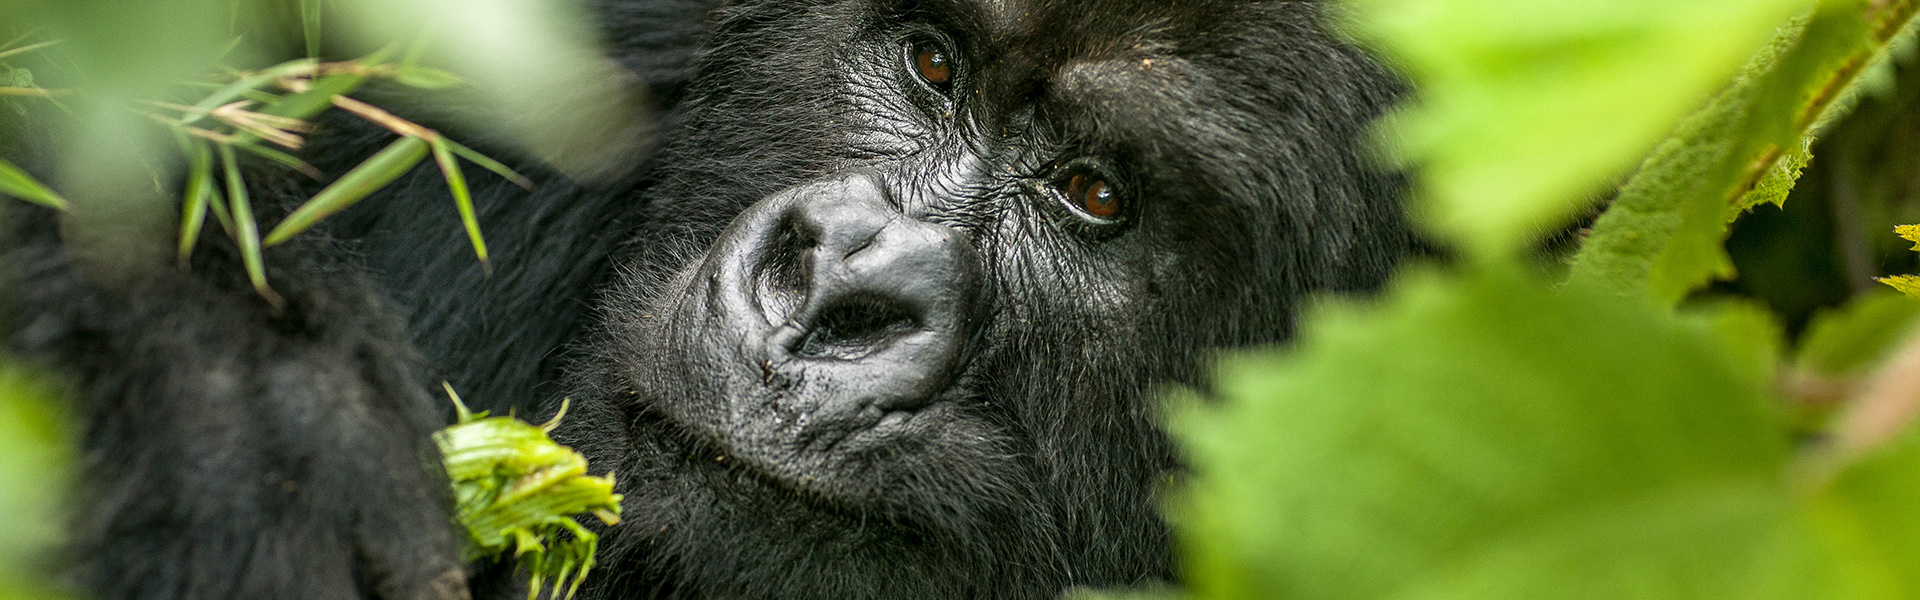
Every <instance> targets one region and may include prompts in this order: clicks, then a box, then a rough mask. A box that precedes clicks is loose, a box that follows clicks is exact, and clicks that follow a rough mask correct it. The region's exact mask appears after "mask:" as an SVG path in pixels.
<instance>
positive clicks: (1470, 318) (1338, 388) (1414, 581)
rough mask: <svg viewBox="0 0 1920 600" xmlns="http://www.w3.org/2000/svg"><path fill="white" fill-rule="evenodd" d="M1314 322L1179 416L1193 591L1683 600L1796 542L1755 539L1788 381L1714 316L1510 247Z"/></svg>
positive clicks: (1760, 567)
mask: <svg viewBox="0 0 1920 600" xmlns="http://www.w3.org/2000/svg"><path fill="white" fill-rule="evenodd" d="M1302 331H1303V337H1302V338H1301V339H1300V340H1299V341H1298V342H1297V343H1298V350H1297V351H1294V352H1291V353H1284V354H1265V355H1253V356H1245V357H1241V358H1238V359H1235V360H1231V361H1228V362H1227V363H1226V366H1225V367H1223V368H1222V370H1221V375H1220V377H1219V379H1218V380H1217V382H1216V386H1215V388H1214V389H1215V390H1217V393H1218V396H1219V402H1218V403H1215V404H1204V403H1198V402H1189V403H1188V406H1192V407H1194V408H1189V409H1187V410H1185V411H1178V412H1176V414H1175V418H1174V419H1173V423H1172V430H1173V431H1174V433H1175V434H1176V435H1177V437H1178V439H1180V440H1181V441H1182V442H1183V444H1184V446H1185V448H1186V449H1187V455H1188V460H1189V464H1191V465H1192V469H1193V470H1192V473H1193V478H1192V480H1191V482H1190V484H1189V485H1188V487H1187V488H1186V489H1185V490H1184V491H1183V492H1182V493H1181V494H1180V501H1179V502H1177V503H1176V504H1175V507H1174V509H1173V511H1172V517H1173V520H1174V521H1175V523H1176V524H1177V525H1179V527H1180V531H1181V533H1182V538H1181V540H1182V545H1183V547H1185V548H1189V549H1191V552H1190V553H1189V555H1188V557H1187V560H1186V562H1187V565H1188V567H1189V568H1188V570H1187V572H1186V573H1187V577H1188V580H1189V581H1191V582H1192V585H1193V588H1192V591H1194V592H1195V596H1196V597H1199V598H1324V599H1331V600H1339V599H1343V598H1351V599H1361V598H1381V597H1390V596H1396V595H1399V594H1403V593H1404V594H1408V595H1409V596H1408V597H1468V596H1471V595H1473V594H1485V596H1484V597H1513V598H1519V597H1535V598H1539V597H1553V598H1559V597H1595V598H1605V597H1636V598H1683V597H1688V596H1687V595H1686V594H1685V592H1686V591H1688V590H1699V589H1704V588H1703V587H1689V586H1694V585H1698V586H1707V585H1709V584H1711V583H1712V582H1726V581H1735V580H1738V578H1739V576H1740V575H1741V574H1750V573H1756V572H1764V571H1766V570H1767V568H1770V566H1779V564H1780V563H1779V562H1778V560H1786V558H1783V557H1781V556H1779V555H1777V554H1774V553H1772V552H1771V551H1768V550H1753V551H1750V552H1749V551H1747V550H1745V548H1747V547H1748V546H1749V545H1750V544H1751V543H1754V542H1755V540H1764V539H1767V538H1768V536H1769V535H1771V534H1770V533H1768V532H1769V531H1772V528H1775V527H1776V525H1775V524H1774V523H1773V521H1772V519H1773V518H1774V517H1776V516H1778V515H1780V514H1784V512H1785V511H1786V508H1785V507H1786V506H1787V505H1788V497H1787V495H1786V491H1785V490H1784V489H1783V486H1781V485H1779V481H1780V479H1781V475H1780V470H1781V469H1782V468H1783V466H1784V465H1785V464H1786V461H1787V459H1788V457H1789V456H1790V449H1789V447H1788V445H1787V440H1786V438H1785V435H1784V434H1783V433H1782V430H1781V427H1782V424H1781V421H1780V415H1779V414H1778V413H1779V410H1778V406H1777V403H1778V401H1777V400H1776V399H1774V398H1773V397H1772V396H1771V394H1770V392H1769V389H1770V387H1769V386H1770V383H1771V382H1770V381H1769V380H1768V378H1767V377H1766V376H1765V375H1764V374H1759V373H1755V372H1754V371H1755V370H1754V369H1752V368H1751V360H1750V359H1749V358H1745V357H1743V355H1742V353H1741V352H1737V351H1730V350H1729V349H1728V348H1726V342H1725V341H1724V338H1721V337H1718V336H1716V335H1715V334H1714V332H1713V329H1712V328H1710V327H1708V326H1706V324H1703V323H1700V322H1698V321H1695V320H1690V319H1682V318H1678V317H1674V316H1670V315H1662V314H1660V312H1659V311H1658V310H1656V309H1654V308H1653V307H1649V306H1647V305H1645V304H1644V303H1642V302H1639V301H1636V300H1632V299H1627V298H1618V297H1614V296H1611V295H1607V294H1601V293H1595V292H1588V291H1582V290H1568V291H1567V292H1566V293H1564V294H1556V293H1555V292H1552V291H1550V290H1549V289H1548V286H1547V285H1546V284H1544V283H1542V282H1539V281H1535V280H1532V279H1531V278H1530V277H1529V276H1525V275H1520V274H1517V273H1514V272H1510V271H1504V270H1498V269H1495V270H1491V271H1485V272H1475V273H1471V274H1469V275H1468V276H1467V277H1465V278H1464V279H1463V280H1459V281H1447V280H1444V279H1441V278H1439V277H1437V276H1436V275H1435V274H1434V273H1432V272H1416V273H1413V274H1411V276H1410V277H1408V278H1406V279H1405V280H1403V281H1401V282H1399V283H1398V284H1397V285H1396V287H1395V289H1393V290H1392V291H1391V293H1390V295H1389V296H1388V298H1387V299H1386V300H1384V301H1383V302H1382V303H1380V304H1379V305H1377V306H1376V307H1373V308H1358V307H1351V306H1334V307H1331V308H1327V309H1323V310H1322V311H1321V312H1319V313H1318V314H1311V315H1309V318H1308V319H1306V320H1305V321H1304V322H1303V325H1302ZM1722 510H1724V511H1731V512H1724V513H1723V512H1718V511H1722ZM1602 524H1604V525H1602ZM1722 528H1726V529H1727V531H1724V532H1721V533H1717V534H1714V536H1712V537H1711V538H1708V539H1702V538H1699V535H1701V534H1703V532H1707V531H1715V530H1720V529H1722ZM1634 544H1647V545H1643V546H1641V547H1637V548H1633V550H1634V551H1633V552H1618V551H1619V550H1621V549H1623V548H1630V547H1633V546H1634ZM1798 547H1799V546H1795V548H1798ZM1609 550H1611V551H1614V552H1615V554H1614V555H1612V556H1608V555H1607V551H1609ZM1705 550H1714V551H1716V552H1718V553H1717V554H1713V555H1707V556H1695V553H1696V552H1700V551H1705ZM1723 550H1726V551H1732V550H1738V551H1739V552H1733V553H1731V554H1729V553H1728V552H1722V551H1723ZM1709 557H1711V558H1717V559H1718V562H1716V563H1715V564H1716V568H1717V569H1718V570H1712V571H1706V572H1698V573H1694V572H1692V571H1691V569H1693V567H1695V566H1698V565H1700V564H1701V563H1702V561H1705V560H1707V558H1709ZM1776 559H1778V560H1776ZM1676 561H1677V562H1676ZM1770 561H1771V562H1770ZM1789 562H1790V561H1789ZM1639 563H1645V564H1644V565H1642V564H1639ZM1802 566H1804V565H1798V564H1797V563H1796V564H1795V565H1794V570H1791V571H1789V572H1795V573H1797V572H1799V570H1798V569H1800V568H1801V567H1802ZM1807 568H1811V567H1807ZM1650 573H1659V574H1670V575H1673V576H1674V579H1671V580H1664V581H1663V580H1651V581H1650V580H1648V579H1647V578H1646V577H1639V576H1638V575H1635V574H1650ZM1450 574H1451V575H1450ZM1608 574H1622V575H1635V578H1631V579H1625V580H1619V581H1609V579H1608ZM1582 586H1596V587H1592V588H1590V589H1583V588H1582ZM1549 589H1551V590H1553V593H1545V591H1546V590H1549ZM1745 589H1748V588H1741V587H1733V588H1728V589H1727V590H1723V591H1716V593H1718V594H1722V595H1721V596H1705V597H1740V596H1738V595H1737V594H1738V592H1740V591H1742V590H1745ZM1776 591H1778V590H1776ZM1533 592H1541V593H1540V594H1538V595H1532V596H1529V595H1528V594H1529V593H1533ZM1778 592H1779V593H1771V594H1768V595H1755V596H1748V597H1780V598H1785V597H1792V595H1791V593H1790V591H1778ZM1727 594H1732V595H1727Z"/></svg>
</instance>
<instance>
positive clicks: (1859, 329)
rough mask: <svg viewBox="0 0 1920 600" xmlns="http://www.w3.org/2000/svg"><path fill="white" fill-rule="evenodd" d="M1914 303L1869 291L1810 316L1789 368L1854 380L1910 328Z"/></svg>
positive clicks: (1919, 306) (1919, 307)
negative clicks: (1796, 353)
mask: <svg viewBox="0 0 1920 600" xmlns="http://www.w3.org/2000/svg"><path fill="white" fill-rule="evenodd" d="M1915 316H1920V302H1915V301H1914V299H1912V298H1909V297H1906V296H1903V295H1900V294H1896V293H1894V292H1892V291H1890V290H1881V291H1869V292H1865V293H1862V294H1861V295H1859V296H1857V297H1855V298H1854V300H1853V301H1852V302H1849V303H1847V305H1846V306H1844V307H1841V308H1838V309H1832V310H1823V311H1820V312H1817V313H1814V315H1813V318H1812V319H1811V320H1810V321H1808V324H1807V333H1806V335H1804V336H1802V337H1801V341H1800V351H1799V353H1798V356H1797V357H1796V358H1795V360H1794V363H1795V364H1796V365H1798V366H1799V367H1801V368H1804V369H1808V370H1811V371H1813V372H1815V373H1819V374H1822V375H1826V376H1829V377H1844V376H1850V375H1858V374H1860V373H1861V372H1863V371H1865V370H1866V369H1867V368H1869V367H1872V366H1873V364H1874V362H1875V361H1876V359H1878V358H1880V356H1881V355H1882V354H1883V353H1885V351H1886V350H1887V349H1888V348H1889V347H1891V346H1892V345H1893V343H1894V342H1895V341H1898V340H1899V339H1900V338H1901V336H1902V335H1903V334H1905V333H1906V332H1907V331H1908V330H1909V329H1911V328H1912V327H1913V323H1914V317H1915Z"/></svg>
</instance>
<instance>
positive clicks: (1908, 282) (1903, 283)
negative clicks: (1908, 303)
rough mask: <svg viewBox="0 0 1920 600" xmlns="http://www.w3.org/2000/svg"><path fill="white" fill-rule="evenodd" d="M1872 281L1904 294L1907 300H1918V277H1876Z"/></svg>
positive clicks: (1919, 284)
mask: <svg viewBox="0 0 1920 600" xmlns="http://www.w3.org/2000/svg"><path fill="white" fill-rule="evenodd" d="M1874 281H1878V282H1880V283H1884V284H1887V287H1891V288H1893V289H1896V290H1900V293H1902V294H1906V295H1907V297H1908V298H1913V299H1916V300H1920V277H1917V276H1913V275H1892V276H1888V277H1876V278H1874Z"/></svg>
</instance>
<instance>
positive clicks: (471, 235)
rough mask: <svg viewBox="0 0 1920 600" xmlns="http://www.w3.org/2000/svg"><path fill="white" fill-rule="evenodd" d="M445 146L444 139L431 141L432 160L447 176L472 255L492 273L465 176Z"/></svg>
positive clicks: (448, 185)
mask: <svg viewBox="0 0 1920 600" xmlns="http://www.w3.org/2000/svg"><path fill="white" fill-rule="evenodd" d="M447 144H448V142H447V138H444V137H443V138H438V139H435V140H434V141H433V160H434V162H438V163H440V172H441V173H444V174H446V176H447V191H449V192H452V193H453V204H454V206H456V207H458V208H459V209H460V223H461V224H462V225H465V226H466V228H467V239H468V240H469V241H472V242H473V253H474V255H475V256H478V257H480V265H481V266H482V267H483V268H485V269H486V270H487V272H488V273H492V272H493V263H492V262H490V261H488V260H487V240H486V239H484V238H481V237H480V219H479V218H478V217H476V216H475V215H474V211H473V193H472V192H471V191H469V190H468V189H467V176H466V175H465V174H463V173H461V172H460V163H459V161H456V160H454V158H453V151H452V149H451V148H448V147H447Z"/></svg>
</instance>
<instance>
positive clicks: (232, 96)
mask: <svg viewBox="0 0 1920 600" xmlns="http://www.w3.org/2000/svg"><path fill="white" fill-rule="evenodd" d="M313 65H314V61H313V59H305V58H303V59H300V60H292V61H287V62H283V63H280V64H277V65H274V66H272V67H268V68H267V69H265V70H262V71H260V72H258V73H255V74H253V75H252V76H249V77H245V78H242V79H240V80H239V81H235V82H233V83H229V84H227V86H226V87H223V88H220V89H219V90H218V91H215V92H214V93H213V94H211V95H208V96H207V97H206V98H202V99H201V100H200V101H199V102H198V103H195V104H194V105H193V108H194V109H195V112H193V113H192V114H189V115H187V116H186V117H184V118H182V119H181V122H182V123H183V124H186V125H192V124H193V123H195V122H198V121H199V120H200V119H202V118H204V117H206V116H207V114H208V113H209V112H210V111H212V110H213V109H215V108H219V107H221V106H223V105H226V104H227V103H229V102H233V101H234V100H238V99H240V98H243V97H247V98H253V97H255V96H253V94H255V93H258V90H259V89H260V88H262V87H265V86H267V85H268V84H271V83H273V81H274V80H275V79H279V78H281V77H285V76H286V75H287V74H288V73H292V72H294V71H297V70H301V69H310V68H313Z"/></svg>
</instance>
